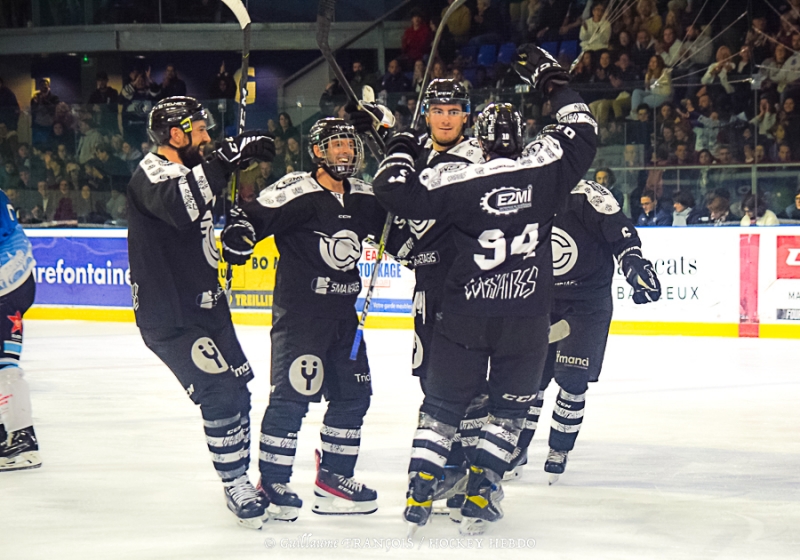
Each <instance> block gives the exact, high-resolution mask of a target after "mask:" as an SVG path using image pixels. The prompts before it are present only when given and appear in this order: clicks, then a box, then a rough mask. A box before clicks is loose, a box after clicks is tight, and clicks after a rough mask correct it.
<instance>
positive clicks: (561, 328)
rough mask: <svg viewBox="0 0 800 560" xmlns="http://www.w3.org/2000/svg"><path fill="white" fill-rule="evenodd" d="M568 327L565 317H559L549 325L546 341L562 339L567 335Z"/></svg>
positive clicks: (551, 342) (551, 341) (552, 341)
mask: <svg viewBox="0 0 800 560" xmlns="http://www.w3.org/2000/svg"><path fill="white" fill-rule="evenodd" d="M569 333H570V329H569V323H567V321H566V320H565V319H561V320H560V321H558V322H557V323H553V324H552V325H550V330H549V332H548V336H547V339H548V340H547V341H548V342H549V343H550V344H553V343H554V342H558V341H559V340H564V339H565V338H567V337H568V336H569Z"/></svg>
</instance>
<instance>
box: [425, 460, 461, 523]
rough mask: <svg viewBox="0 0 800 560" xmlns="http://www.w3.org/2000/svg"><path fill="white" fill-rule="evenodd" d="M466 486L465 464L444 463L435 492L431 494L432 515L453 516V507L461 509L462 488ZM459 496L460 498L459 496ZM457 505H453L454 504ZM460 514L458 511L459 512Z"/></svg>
mask: <svg viewBox="0 0 800 560" xmlns="http://www.w3.org/2000/svg"><path fill="white" fill-rule="evenodd" d="M466 488H467V466H466V464H464V465H445V467H444V474H443V475H442V478H441V479H440V480H439V483H438V484H437V485H436V492H435V493H434V494H433V509H432V513H433V514H434V515H447V514H450V517H451V519H452V517H453V508H456V509H458V510H459V512H460V510H461V504H462V503H463V501H464V490H466ZM459 496H460V498H459ZM456 503H457V504H458V505H454V504H456ZM459 516H460V513H459Z"/></svg>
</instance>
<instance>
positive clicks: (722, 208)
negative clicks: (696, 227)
mask: <svg viewBox="0 0 800 560" xmlns="http://www.w3.org/2000/svg"><path fill="white" fill-rule="evenodd" d="M706 208H707V209H708V216H707V217H701V218H700V220H699V222H698V223H700V224H705V223H708V224H713V225H715V226H721V225H724V224H725V223H729V222H735V221H736V217H735V216H734V215H733V214H732V213H731V201H730V200H728V199H727V198H725V197H724V196H720V195H714V196H713V197H712V198H711V202H709V203H708V206H707V207H706Z"/></svg>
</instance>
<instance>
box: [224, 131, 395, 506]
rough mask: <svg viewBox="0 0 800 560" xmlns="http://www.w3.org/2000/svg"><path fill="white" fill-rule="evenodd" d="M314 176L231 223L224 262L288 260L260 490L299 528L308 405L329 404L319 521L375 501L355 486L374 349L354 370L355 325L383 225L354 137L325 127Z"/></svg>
mask: <svg viewBox="0 0 800 560" xmlns="http://www.w3.org/2000/svg"><path fill="white" fill-rule="evenodd" d="M309 149H310V151H311V156H312V158H313V161H314V165H315V169H314V170H313V171H312V172H310V173H306V172H295V173H290V174H288V175H286V176H285V177H284V178H283V179H281V180H280V181H278V182H277V183H275V184H274V185H272V186H270V187H268V188H267V189H265V190H264V191H262V192H261V194H260V195H259V197H258V199H257V200H255V201H253V202H250V203H246V204H244V205H243V207H242V210H243V212H238V211H237V212H234V214H233V215H232V217H231V221H230V225H229V226H228V227H227V228H226V229H225V231H224V232H223V235H222V242H223V254H224V256H225V259H226V260H228V261H229V262H233V263H245V262H247V261H248V259H249V257H250V255H251V254H252V252H253V247H254V246H255V244H256V243H257V242H258V241H260V240H262V239H264V238H266V237H268V236H270V235H274V236H275V243H276V245H277V247H278V251H279V252H280V255H281V256H280V262H279V264H278V269H277V271H276V277H275V293H274V299H273V306H272V332H271V333H270V337H271V341H272V369H271V381H272V390H271V392H270V402H269V406H268V407H267V410H266V412H265V414H264V420H263V422H262V424H261V446H260V448H261V453H260V458H259V469H260V471H261V483H260V488H261V490H262V491H263V492H264V493H265V495H266V496H268V497H269V500H270V502H271V504H272V506H271V507H272V510H273V511H274V513H273V517H275V518H277V519H282V520H289V521H293V520H294V519H296V518H297V516H298V513H299V509H300V508H301V507H302V503H303V502H302V500H301V499H300V497H299V496H298V495H297V493H295V492H294V491H293V490H292V489H291V488H290V487H289V486H288V483H289V481H290V479H291V476H292V467H293V464H294V458H295V452H296V449H297V434H298V432H299V431H300V427H301V424H302V421H303V417H304V416H305V414H306V412H307V411H308V406H309V403H310V402H319V401H320V399H321V397H323V396H324V397H325V399H326V400H327V401H328V409H327V411H326V413H325V417H324V419H323V426H322V429H321V430H320V432H321V433H320V435H321V439H322V454H321V457H320V456H319V454H318V461H319V463H318V470H317V478H316V484H315V488H314V494H315V495H316V500H315V503H314V506H313V508H312V511H313V512H314V513H319V514H367V513H373V512H374V511H376V510H377V507H378V506H377V502H376V500H377V493H376V492H375V491H374V490H372V489H370V488H368V487H366V486H365V485H364V484H362V483H360V482H357V481H356V480H354V479H353V474H354V470H355V465H356V460H357V459H358V452H359V446H360V442H361V426H362V424H363V421H364V415H365V414H366V413H367V409H368V408H369V404H370V398H371V395H372V385H371V379H370V369H369V363H368V361H367V353H366V345H365V344H364V343H362V344H361V346H360V348H359V351H358V356H357V359H356V360H354V361H351V360H350V359H349V355H350V348H351V346H352V344H353V338H354V336H355V333H356V328H357V326H358V318H357V316H356V310H355V303H356V298H357V297H358V294H359V293H360V291H361V278H360V275H359V271H358V266H357V265H358V260H359V258H360V257H361V242H362V240H363V239H364V238H366V237H367V236H368V235H375V234H378V233H379V232H380V231H381V230H382V227H383V222H384V220H385V219H386V212H385V211H384V210H383V209H382V208H381V206H380V205H379V204H378V202H377V200H376V199H375V197H374V195H373V193H372V187H371V186H370V185H369V184H367V183H364V182H363V181H360V180H359V179H356V178H355V177H354V175H355V174H356V172H357V171H358V170H359V168H360V166H361V162H362V160H363V156H364V149H363V145H362V142H361V139H360V138H359V137H358V135H357V134H356V132H355V129H354V128H353V126H351V125H349V124H347V123H345V122H344V121H343V120H341V119H333V118H328V119H322V120H320V121H318V122H317V123H316V124H315V125H314V126H313V127H312V128H311V131H310V148H309Z"/></svg>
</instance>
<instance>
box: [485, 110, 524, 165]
mask: <svg viewBox="0 0 800 560" xmlns="http://www.w3.org/2000/svg"><path fill="white" fill-rule="evenodd" d="M475 136H476V137H477V138H478V142H480V144H481V148H482V149H483V152H484V153H485V154H486V155H495V156H500V157H508V158H514V157H517V156H519V155H520V154H521V153H522V148H523V146H522V117H521V116H520V114H519V112H517V110H516V109H515V108H514V106H513V105H512V104H511V103H490V104H489V105H488V106H487V107H486V108H485V109H484V110H483V111H481V112H480V114H478V117H477V119H476V121H475Z"/></svg>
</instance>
